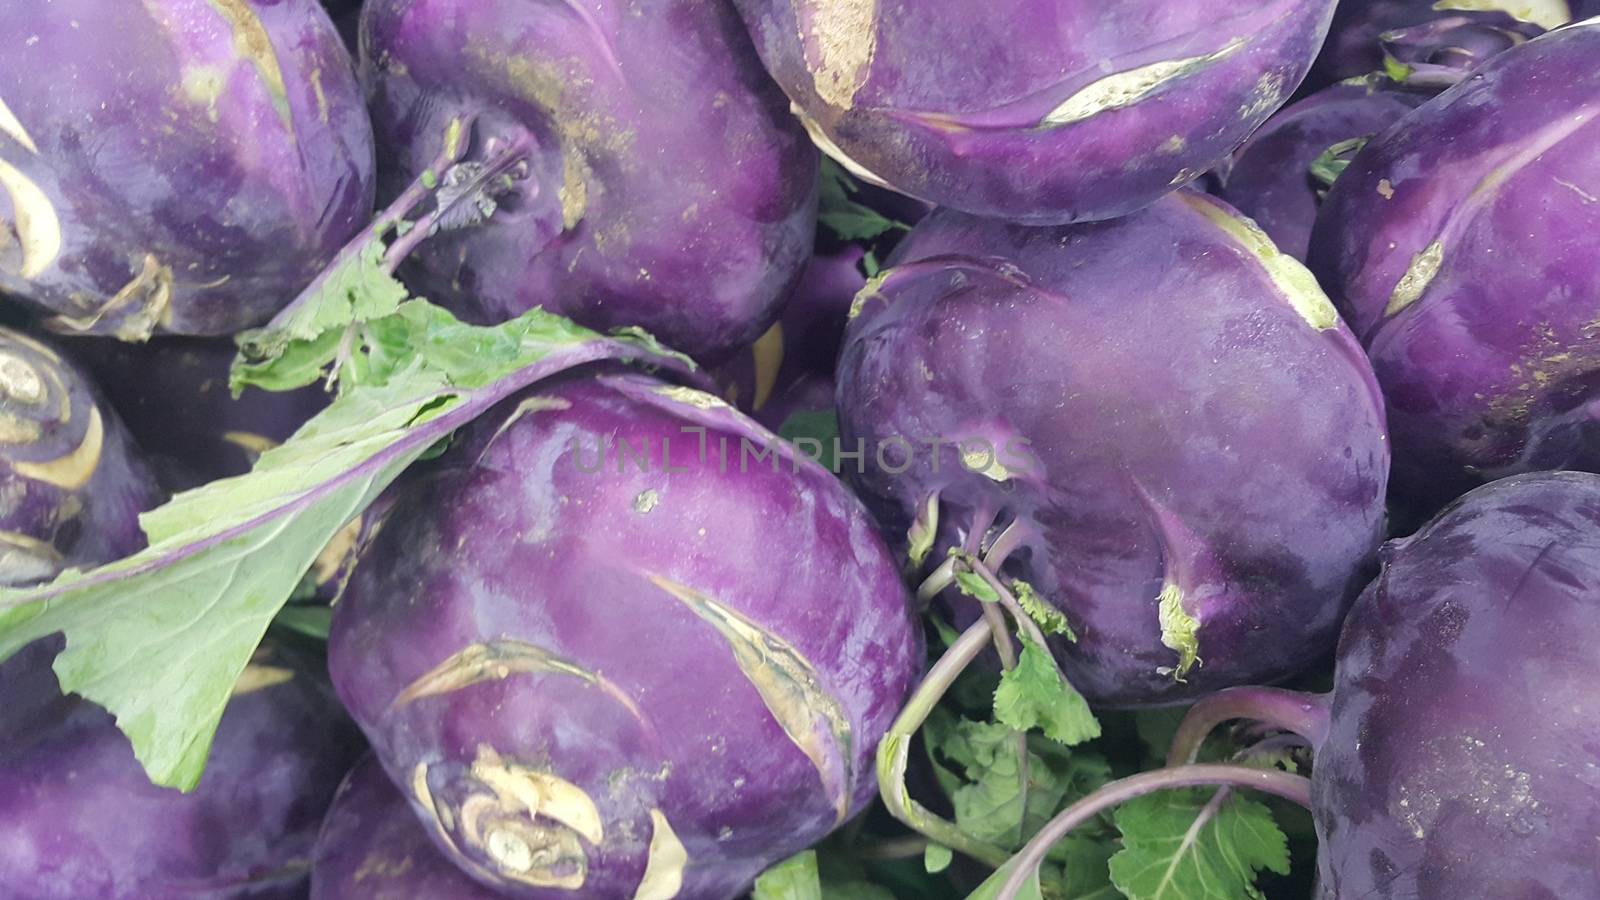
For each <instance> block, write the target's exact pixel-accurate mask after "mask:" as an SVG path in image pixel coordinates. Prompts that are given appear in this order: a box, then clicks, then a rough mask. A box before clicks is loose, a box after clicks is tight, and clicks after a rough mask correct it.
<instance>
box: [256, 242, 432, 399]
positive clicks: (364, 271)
mask: <svg viewBox="0 0 1600 900" xmlns="http://www.w3.org/2000/svg"><path fill="white" fill-rule="evenodd" d="M387 249H388V248H387V247H386V245H385V244H384V241H383V238H382V237H381V236H374V237H373V238H372V239H371V240H370V241H368V242H366V243H365V244H362V245H360V246H359V247H357V248H356V249H355V250H354V251H353V252H348V253H346V254H345V255H344V256H342V257H340V258H339V259H338V260H336V261H335V262H334V264H333V265H332V266H330V267H329V269H328V270H327V271H326V272H324V273H323V274H322V275H321V276H319V278H318V279H317V282H316V283H315V284H313V285H312V286H311V287H310V288H308V289H307V291H306V293H305V294H303V295H302V296H301V297H299V298H297V299H296V301H295V303H294V304H293V305H292V306H291V307H290V308H289V309H287V310H285V311H284V313H283V314H282V315H281V316H280V317H279V320H275V322H274V324H272V325H268V326H266V327H263V328H258V329H255V330H253V331H247V332H245V333H244V334H242V335H240V336H239V345H240V348H241V357H242V360H241V364H240V365H238V366H236V367H235V368H234V372H233V378H232V384H233V389H234V391H236V392H237V391H240V390H243V389H244V388H245V387H247V386H250V385H254V386H256V387H260V388H265V389H266V390H269V391H287V390H293V389H294V388H298V387H304V386H306V385H308V384H314V383H315V382H317V381H318V380H320V379H322V378H323V377H324V376H325V374H326V371H327V369H328V366H329V365H330V364H331V363H333V362H334V361H335V360H336V359H338V358H339V356H340V354H341V352H348V349H347V345H346V343H345V341H346V329H347V328H349V327H350V326H352V325H354V324H357V323H363V322H370V321H375V320H379V319H382V318H384V317H386V316H390V315H393V314H394V313H395V312H396V311H397V310H398V309H399V308H400V305H401V304H402V303H404V302H405V301H406V299H407V298H408V297H409V296H410V295H409V294H408V293H407V291H406V287H405V285H403V284H401V283H400V282H399V281H398V280H396V279H395V277H394V276H393V275H390V274H389V272H388V271H387V270H386V269H385V268H384V265H383V257H384V253H385V251H386V250H387Z"/></svg>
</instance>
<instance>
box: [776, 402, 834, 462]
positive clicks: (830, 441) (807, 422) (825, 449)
mask: <svg viewBox="0 0 1600 900" xmlns="http://www.w3.org/2000/svg"><path fill="white" fill-rule="evenodd" d="M778 436H779V437H781V438H783V439H784V440H786V441H788V442H789V443H791V444H794V445H795V446H796V447H798V448H800V450H801V452H802V453H805V454H807V455H810V454H816V459H817V462H818V463H820V464H821V465H822V467H823V468H824V469H827V470H828V471H829V472H832V473H834V474H835V475H837V474H839V460H838V456H837V455H836V453H835V451H836V450H837V449H838V446H839V416H838V414H837V413H835V412H834V411H833V410H831V409H820V410H801V411H799V412H797V413H794V414H793V415H791V416H789V418H787V419H785V420H783V424H782V425H780V426H778Z"/></svg>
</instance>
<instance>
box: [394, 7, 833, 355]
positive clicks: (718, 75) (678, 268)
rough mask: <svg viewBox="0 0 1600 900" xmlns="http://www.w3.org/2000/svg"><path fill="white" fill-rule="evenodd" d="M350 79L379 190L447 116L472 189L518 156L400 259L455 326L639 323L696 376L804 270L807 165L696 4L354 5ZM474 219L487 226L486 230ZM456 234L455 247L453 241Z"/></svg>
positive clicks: (734, 23)
mask: <svg viewBox="0 0 1600 900" xmlns="http://www.w3.org/2000/svg"><path fill="white" fill-rule="evenodd" d="M362 15H363V18H362V57H363V58H362V72H363V78H364V80H365V82H366V86H367V90H368V93H369V95H370V97H371V99H372V103H371V108H372V115H373V123H374V126H375V128H376V130H377V133H378V136H379V138H380V146H381V147H382V148H383V149H384V154H385V157H384V159H383V160H382V166H381V168H382V178H383V179H384V183H385V185H386V186H387V189H386V191H385V193H386V194H398V193H399V192H400V191H401V189H402V188H403V187H405V186H406V185H407V184H408V183H411V182H413V180H414V179H417V178H419V177H422V178H423V179H424V180H425V181H426V180H428V178H429V177H430V176H426V175H425V174H424V173H425V172H429V171H431V170H430V168H429V167H430V166H431V164H432V163H433V161H434V160H435V158H436V155H437V154H438V153H439V148H440V146H441V144H443V143H445V140H446V139H445V135H447V134H449V133H451V131H452V126H451V123H452V122H453V121H456V120H466V119H469V118H470V119H472V120H473V127H472V128H471V129H470V134H469V135H468V136H467V137H466V138H464V140H467V141H469V142H470V143H471V147H470V148H469V149H468V151H467V155H468V157H469V158H468V159H467V161H466V162H465V163H463V164H461V165H456V166H452V167H451V169H450V171H448V172H443V173H432V174H433V175H437V176H438V177H439V178H440V179H441V181H442V182H446V183H447V186H446V188H445V189H444V191H443V192H442V193H441V197H442V198H447V197H448V196H449V191H450V188H449V187H448V182H449V181H450V180H451V179H459V180H460V181H461V183H462V184H472V183H474V182H473V178H474V177H475V175H476V174H477V173H478V172H479V171H480V169H482V167H483V166H484V165H486V163H484V162H481V161H480V159H479V158H480V157H482V158H487V159H496V158H503V157H505V156H506V155H507V154H510V156H513V157H516V158H518V160H519V162H518V163H517V164H516V165H514V166H512V167H511V171H510V172H509V173H508V177H507V178H506V179H505V180H503V181H500V182H498V183H497V184H489V185H485V186H484V189H483V192H482V196H479V197H477V198H476V199H475V200H474V201H473V205H474V207H475V208H473V209H470V210H469V211H468V214H467V215H466V216H465V217H464V218H461V219H460V220H459V221H451V222H446V223H444V224H445V226H446V227H445V228H444V230H443V231H441V233H439V234H436V235H434V236H433V237H432V238H431V239H430V240H428V241H427V242H426V243H425V244H424V245H423V246H422V248H421V249H420V250H418V251H417V253H416V255H415V257H414V259H415V260H417V263H418V264H417V265H416V266H415V270H416V271H415V274H416V281H417V283H418V285H419V287H420V288H421V289H422V290H423V291H424V292H425V293H427V294H428V295H429V296H430V297H432V298H433V299H435V300H436V301H441V302H448V303H450V304H451V305H452V306H454V307H455V308H456V309H457V310H458V311H459V312H460V313H461V314H462V315H463V316H464V317H466V318H469V319H472V320H475V321H487V322H498V321H501V320H504V319H508V318H511V317H512V316H514V315H517V314H519V313H521V312H523V311H525V310H527V309H529V308H531V307H535V306H542V307H544V308H546V309H549V310H550V311H552V312H556V313H560V314H561V315H564V316H567V317H569V318H572V319H574V320H576V321H578V322H579V323H581V324H584V325H587V326H590V327H593V328H599V329H602V330H604V329H609V328H615V327H624V326H639V327H643V328H645V329H646V330H648V331H649V332H651V333H652V334H654V335H655V336H656V337H659V338H661V339H662V340H663V341H665V342H666V343H668V344H670V345H671V346H673V347H675V348H676V349H678V350H681V351H683V352H685V353H688V354H690V355H692V356H695V357H697V358H701V359H707V360H711V361H718V360H719V359H720V358H721V357H723V356H725V355H726V354H728V353H731V352H732V351H733V350H734V349H735V348H737V347H739V346H742V345H744V344H748V343H749V342H751V341H753V340H755V339H756V337H758V336H759V335H760V334H761V333H762V332H763V331H764V330H765V329H766V328H767V327H768V326H769V325H771V324H772V322H773V321H774V319H775V318H776V317H777V315H778V312H779V306H780V304H781V302H782V301H783V299H784V298H785V297H786V296H787V295H788V292H789V290H790V288H791V287H792V286H793V285H794V283H795V279H796V278H797V277H799V274H800V270H801V267H802V266H804V264H805V262H806V259H807V258H808V256H809V255H810V252H811V247H812V239H813V231H814V228H815V214H816V198H817V183H818V182H817V177H818V169H817V161H818V157H817V154H816V151H815V150H814V149H813V148H812V147H811V146H810V144H809V142H808V141H807V140H806V137H805V133H804V131H803V130H802V129H801V128H800V126H799V125H798V124H797V123H796V122H795V121H794V120H793V119H792V118H791V117H790V116H789V115H788V112H787V110H786V108H785V104H784V102H783V95H782V93H781V92H780V91H778V89H777V88H776V87H775V86H774V85H772V84H771V82H770V81H769V80H768V79H767V77H766V73H765V72H763V71H762V69H761V63H760V61H759V60H758V59H757V58H756V55H755V51H754V50H753V49H752V48H751V47H750V41H749V37H748V36H747V35H746V34H745V33H744V30H743V28H742V27H741V26H740V23H739V19H738V16H737V15H736V14H735V13H734V12H733V10H732V8H731V7H730V6H728V5H727V4H726V3H724V2H720V0H719V2H706V0H663V2H644V0H575V2H566V3H528V2H507V0H494V2H484V0H370V2H368V3H367V4H366V6H365V8H364V10H363V14H362ZM485 214H487V215H485ZM452 229H454V230H452Z"/></svg>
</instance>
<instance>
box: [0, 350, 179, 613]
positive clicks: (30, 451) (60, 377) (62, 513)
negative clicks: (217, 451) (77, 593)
mask: <svg viewBox="0 0 1600 900" xmlns="http://www.w3.org/2000/svg"><path fill="white" fill-rule="evenodd" d="M0 496H4V498H5V500H4V502H3V503H0V584H4V585H6V586H12V587H16V586H21V585H31V584H36V583H38V582H41V581H45V580H47V579H49V578H51V577H53V576H55V575H56V574H58V573H59V572H61V571H62V570H63V569H66V568H69V567H78V568H91V567H93V566H97V565H100V564H101V563H107V562H111V561H112V560H114V559H118V558H120V557H123V556H126V555H128V554H130V553H133V552H134V551H136V550H138V549H140V548H141V547H143V546H144V533H143V532H142V531H141V530H140V529H139V513H141V512H144V511H145V510H147V509H149V508H151V507H152V506H154V505H156V504H157V503H158V502H160V499H161V497H160V491H159V490H158V489H157V487H156V484H155V479H154V478H153V477H152V476H151V475H150V473H149V471H148V469H147V468H146V467H145V464H144V462H143V460H142V459H141V458H140V457H139V455H138V453H137V451H136V450H135V449H134V447H133V445H132V443H131V441H130V440H129V438H128V434H127V431H126V430H125V429H124V427H123V425H122V422H121V421H120V420H119V419H118V418H117V416H116V414H115V413H114V412H112V411H111V409H110V408H109V407H107V406H106V405H105V404H104V402H103V401H102V400H101V399H100V397H99V395H98V394H97V393H96V392H95V390H94V388H93V387H92V386H91V385H90V383H89V381H88V380H87V379H86V378H84V376H83V374H82V373H81V372H79V371H78V370H77V369H76V368H74V367H73V366H72V365H70V364H69V363H67V362H66V361H65V360H63V359H62V357H61V355H60V354H58V353H56V351H54V350H52V349H51V348H49V347H47V346H45V345H44V344H42V343H39V342H38V341H36V340H34V339H33V338H30V337H28V336H26V335H24V334H22V333H21V332H17V331H12V330H10V329H6V328H0Z"/></svg>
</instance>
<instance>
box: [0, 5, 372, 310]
mask: <svg viewBox="0 0 1600 900" xmlns="http://www.w3.org/2000/svg"><path fill="white" fill-rule="evenodd" d="M0 21H3V22H6V23H7V24H8V26H13V27H7V28H6V29H5V32H4V36H3V37H0V293H10V294H13V295H15V296H17V297H19V298H21V299H23V300H26V301H29V302H30V303H32V304H35V305H37V306H39V307H42V308H44V309H46V310H49V311H51V312H53V313H55V314H56V316H57V317H56V319H54V320H53V327H56V328H58V329H60V330H62V331H67V332H87V333H92V334H111V335H117V336H119V337H123V338H126V339H130V340H142V339H143V338H145V337H147V336H149V334H150V333H151V332H152V330H160V331H163V332H173V333H178V334H210V335H220V334H229V333H232V332H235V331H238V330H239V329H241V328H243V327H245V326H248V325H253V324H256V323H258V322H260V321H262V320H264V319H266V318H267V317H269V316H270V315H271V314H272V313H273V312H274V311H275V310H277V309H278V308H279V307H281V306H283V305H284V304H286V303H288V302H289V300H290V299H291V298H293V297H294V295H295V293H296V292H297V291H299V290H300V289H301V288H302V287H304V286H305V285H306V284H307V283H309V282H310V281H311V280H312V278H313V277H314V276H315V275H316V274H317V272H318V271H319V270H320V269H321V268H322V267H323V266H324V265H325V264H327V262H328V261H329V260H330V259H332V258H333V255H334V253H335V252H336V251H338V249H339V248H340V246H341V245H343V244H344V242H345V241H346V240H348V239H349V238H350V236H351V235H352V234H354V233H355V231H356V230H357V229H358V228H360V227H361V225H362V224H363V223H364V222H365V221H366V220H367V218H368V217H369V215H370V212H371V209H372V196H373V150H372V132H371V126H370V124H369V123H368V120H367V117H366V114H365V109H364V106H363V103H362V98H361V93H360V90H359V87H358V85H357V84H356V80H355V77H354V73H353V70H352V66H351V62H350V58H349V55H348V54H347V53H346V52H345V49H344V45H343V44H342V43H340V41H339V36H338V34H337V33H335V31H334V28H333V24H332V23H331V22H330V21H329V20H328V15H327V13H326V12H325V11H324V10H323V8H322V6H321V5H320V4H319V3H318V2H317V0H276V2H266V0H150V2H145V3H129V2H127V0H55V2H52V3H44V4H41V3H38V2H35V0H0ZM46 72H47V73H49V77H41V75H40V73H46Z"/></svg>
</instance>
